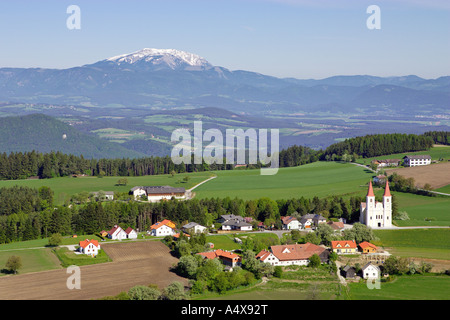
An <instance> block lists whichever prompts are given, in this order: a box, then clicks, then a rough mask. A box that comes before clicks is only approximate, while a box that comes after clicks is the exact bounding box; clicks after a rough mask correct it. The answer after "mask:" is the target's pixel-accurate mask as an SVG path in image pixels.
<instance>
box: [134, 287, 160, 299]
mask: <svg viewBox="0 0 450 320" xmlns="http://www.w3.org/2000/svg"><path fill="white" fill-rule="evenodd" d="M128 296H129V297H130V300H158V299H159V297H160V296H161V292H160V291H159V290H158V289H156V288H153V287H152V288H151V287H146V286H135V287H133V288H131V289H130V290H129V291H128Z"/></svg>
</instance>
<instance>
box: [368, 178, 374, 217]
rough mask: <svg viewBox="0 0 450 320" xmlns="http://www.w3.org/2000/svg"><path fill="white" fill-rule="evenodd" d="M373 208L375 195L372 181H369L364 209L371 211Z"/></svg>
mask: <svg viewBox="0 0 450 320" xmlns="http://www.w3.org/2000/svg"><path fill="white" fill-rule="evenodd" d="M374 208H375V194H374V193H373V187H372V181H369V190H368V191H367V195H366V209H367V210H369V211H368V212H370V211H373V209H374Z"/></svg>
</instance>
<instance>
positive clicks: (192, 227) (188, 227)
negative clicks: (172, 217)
mask: <svg viewBox="0 0 450 320" xmlns="http://www.w3.org/2000/svg"><path fill="white" fill-rule="evenodd" d="M181 229H183V231H184V232H186V233H189V232H192V233H204V232H206V231H207V229H208V228H206V227H204V226H202V225H199V224H198V223H196V222H189V223H187V224H185V225H184V226H182V227H181Z"/></svg>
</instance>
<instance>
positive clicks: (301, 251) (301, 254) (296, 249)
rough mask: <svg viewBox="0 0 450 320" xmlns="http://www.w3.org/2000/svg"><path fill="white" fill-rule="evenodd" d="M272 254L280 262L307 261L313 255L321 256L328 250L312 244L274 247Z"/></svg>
mask: <svg viewBox="0 0 450 320" xmlns="http://www.w3.org/2000/svg"><path fill="white" fill-rule="evenodd" d="M271 249H272V253H273V255H274V256H275V257H277V259H278V260H280V261H285V260H306V259H309V258H310V257H311V256H312V255H314V254H318V255H320V254H321V253H322V252H324V251H325V250H326V249H325V248H323V247H320V246H318V245H315V244H312V243H309V242H307V243H305V244H287V245H277V246H272V247H271Z"/></svg>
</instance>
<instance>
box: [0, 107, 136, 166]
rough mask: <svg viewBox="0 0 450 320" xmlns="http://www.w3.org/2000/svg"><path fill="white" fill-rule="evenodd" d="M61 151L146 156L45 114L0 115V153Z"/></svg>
mask: <svg viewBox="0 0 450 320" xmlns="http://www.w3.org/2000/svg"><path fill="white" fill-rule="evenodd" d="M32 150H35V151H39V152H43V153H47V152H51V151H55V152H56V151H60V152H62V153H65V154H73V155H77V156H79V155H83V156H84V157H85V158H98V159H101V158H122V157H129V158H133V157H143V156H145V155H144V154H143V153H140V152H136V151H133V150H130V149H127V148H124V147H123V146H121V145H120V144H117V143H113V142H108V141H106V140H102V139H100V138H97V137H95V136H91V135H88V134H85V133H81V132H79V131H78V130H76V129H75V128H73V127H72V126H70V125H68V124H65V123H63V122H61V121H59V120H57V119H55V118H52V117H50V116H47V115H43V114H32V115H26V116H19V117H4V118H0V152H6V153H10V152H26V151H32Z"/></svg>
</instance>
